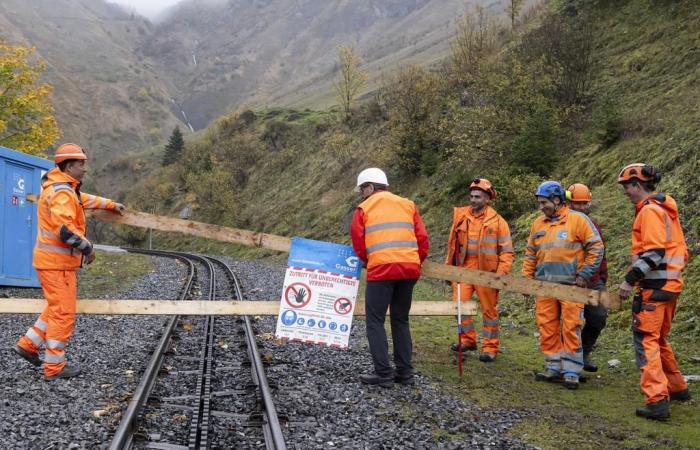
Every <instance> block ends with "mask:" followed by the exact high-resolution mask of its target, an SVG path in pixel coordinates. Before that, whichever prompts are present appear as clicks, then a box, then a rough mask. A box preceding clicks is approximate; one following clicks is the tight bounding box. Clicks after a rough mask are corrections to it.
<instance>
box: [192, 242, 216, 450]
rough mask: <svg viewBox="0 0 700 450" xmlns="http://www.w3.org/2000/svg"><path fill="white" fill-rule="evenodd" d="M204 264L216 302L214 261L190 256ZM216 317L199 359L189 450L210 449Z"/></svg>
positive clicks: (207, 328)
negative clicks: (195, 401)
mask: <svg viewBox="0 0 700 450" xmlns="http://www.w3.org/2000/svg"><path fill="white" fill-rule="evenodd" d="M188 257H190V258H194V259H196V260H198V261H200V262H201V263H202V264H204V265H205V266H206V267H207V269H208V270H209V273H210V274H211V275H210V276H209V295H208V297H209V301H214V300H216V268H215V267H214V264H212V260H211V259H210V258H208V257H206V256H198V255H190V254H188ZM214 321H215V316H206V317H205V324H204V340H203V345H202V352H201V354H200V359H199V374H198V375H197V404H196V405H195V409H194V414H193V417H192V420H191V421H190V435H189V443H188V449H189V450H196V449H200V448H202V449H206V448H209V419H210V413H211V379H212V367H213V365H214V362H213V356H212V355H213V353H214V350H213V347H214Z"/></svg>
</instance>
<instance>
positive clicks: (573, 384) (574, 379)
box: [564, 375, 578, 390]
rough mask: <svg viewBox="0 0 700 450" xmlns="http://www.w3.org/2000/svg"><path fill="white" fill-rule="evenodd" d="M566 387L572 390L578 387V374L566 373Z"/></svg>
mask: <svg viewBox="0 0 700 450" xmlns="http://www.w3.org/2000/svg"><path fill="white" fill-rule="evenodd" d="M564 387H565V388H567V389H571V390H576V389H578V376H576V375H564Z"/></svg>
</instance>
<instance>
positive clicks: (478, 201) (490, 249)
mask: <svg viewBox="0 0 700 450" xmlns="http://www.w3.org/2000/svg"><path fill="white" fill-rule="evenodd" d="M495 198H496V190H495V189H494V187H493V185H492V184H491V182H490V181H489V180H487V179H484V178H476V179H475V180H474V181H473V182H472V183H471V184H470V186H469V201H470V206H463V207H459V208H454V213H453V217H452V227H451V228H450V235H449V238H448V243H447V258H446V261H445V264H449V265H453V266H458V267H466V268H468V269H477V270H484V271H487V272H496V273H499V274H502V275H506V274H508V272H510V269H511V267H512V265H513V254H514V252H513V242H512V241H511V237H510V228H509V227H508V223H507V222H506V221H505V219H503V217H501V216H500V215H499V214H498V213H497V212H496V210H495V209H493V208H492V207H491V206H490V203H491V201H492V200H493V199H495ZM452 291H453V298H454V299H455V300H460V301H464V300H468V299H470V298H471V297H472V294H473V293H475V292H476V295H477V297H478V298H479V302H480V303H481V311H482V316H483V342H482V347H481V354H480V355H479V360H480V361H483V362H491V361H494V360H495V359H496V355H497V354H498V351H499V348H500V338H499V325H498V293H499V291H498V289H493V288H490V287H485V286H477V285H474V284H466V283H458V282H452ZM458 297H459V298H458ZM458 345H461V347H462V348H461V350H476V329H475V328H474V319H473V317H472V316H463V318H462V323H461V324H460V329H459V342H458V343H455V344H452V350H453V351H459V350H460V349H459V348H458Z"/></svg>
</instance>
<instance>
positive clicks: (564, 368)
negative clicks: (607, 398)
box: [523, 181, 605, 389]
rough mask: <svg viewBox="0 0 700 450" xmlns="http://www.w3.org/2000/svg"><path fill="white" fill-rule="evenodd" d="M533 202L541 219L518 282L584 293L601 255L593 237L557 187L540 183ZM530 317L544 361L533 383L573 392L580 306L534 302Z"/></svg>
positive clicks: (580, 356) (600, 243)
mask: <svg viewBox="0 0 700 450" xmlns="http://www.w3.org/2000/svg"><path fill="white" fill-rule="evenodd" d="M535 196H536V197H537V202H538V204H539V209H540V211H542V213H543V215H542V216H540V217H538V218H537V219H536V220H535V222H534V223H533V224H532V228H531V230H530V237H529V238H528V242H527V249H526V253H525V260H524V262H523V276H525V277H526V278H531V279H532V278H534V279H537V280H543V281H551V282H555V283H561V284H568V285H574V284H575V285H577V286H579V287H585V286H586V285H587V284H588V281H589V280H590V279H591V277H592V276H593V274H594V273H595V272H596V270H597V269H598V266H599V265H600V261H601V260H602V259H603V253H604V251H605V247H604V246H603V241H602V240H601V239H600V235H599V234H598V231H597V230H596V228H595V226H594V225H593V223H592V222H591V219H589V218H588V216H586V215H585V214H582V213H580V212H577V211H572V210H570V209H569V207H568V206H566V203H565V201H566V194H565V191H564V188H563V187H562V186H561V184H559V183H557V182H556V181H546V182H544V183H542V184H541V185H540V186H539V187H538V188H537V192H536V193H535ZM535 316H536V319H537V327H538V328H539V332H540V349H541V350H542V353H544V357H545V358H544V359H545V371H544V372H541V373H537V375H536V376H535V379H536V380H538V381H563V383H564V386H565V387H566V388H568V389H578V383H579V375H580V373H581V369H582V368H583V351H582V348H581V326H582V324H583V304H581V303H574V302H571V301H566V300H562V299H556V298H551V297H546V296H538V297H537V298H536V304H535Z"/></svg>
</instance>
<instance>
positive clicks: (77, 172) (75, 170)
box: [66, 160, 87, 181]
mask: <svg viewBox="0 0 700 450" xmlns="http://www.w3.org/2000/svg"><path fill="white" fill-rule="evenodd" d="M66 173H67V174H68V175H70V176H71V177H73V178H75V179H76V180H78V181H83V177H84V176H85V174H86V173H87V168H86V167H85V160H78V161H73V162H71V163H69V164H68V165H67V166H66Z"/></svg>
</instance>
